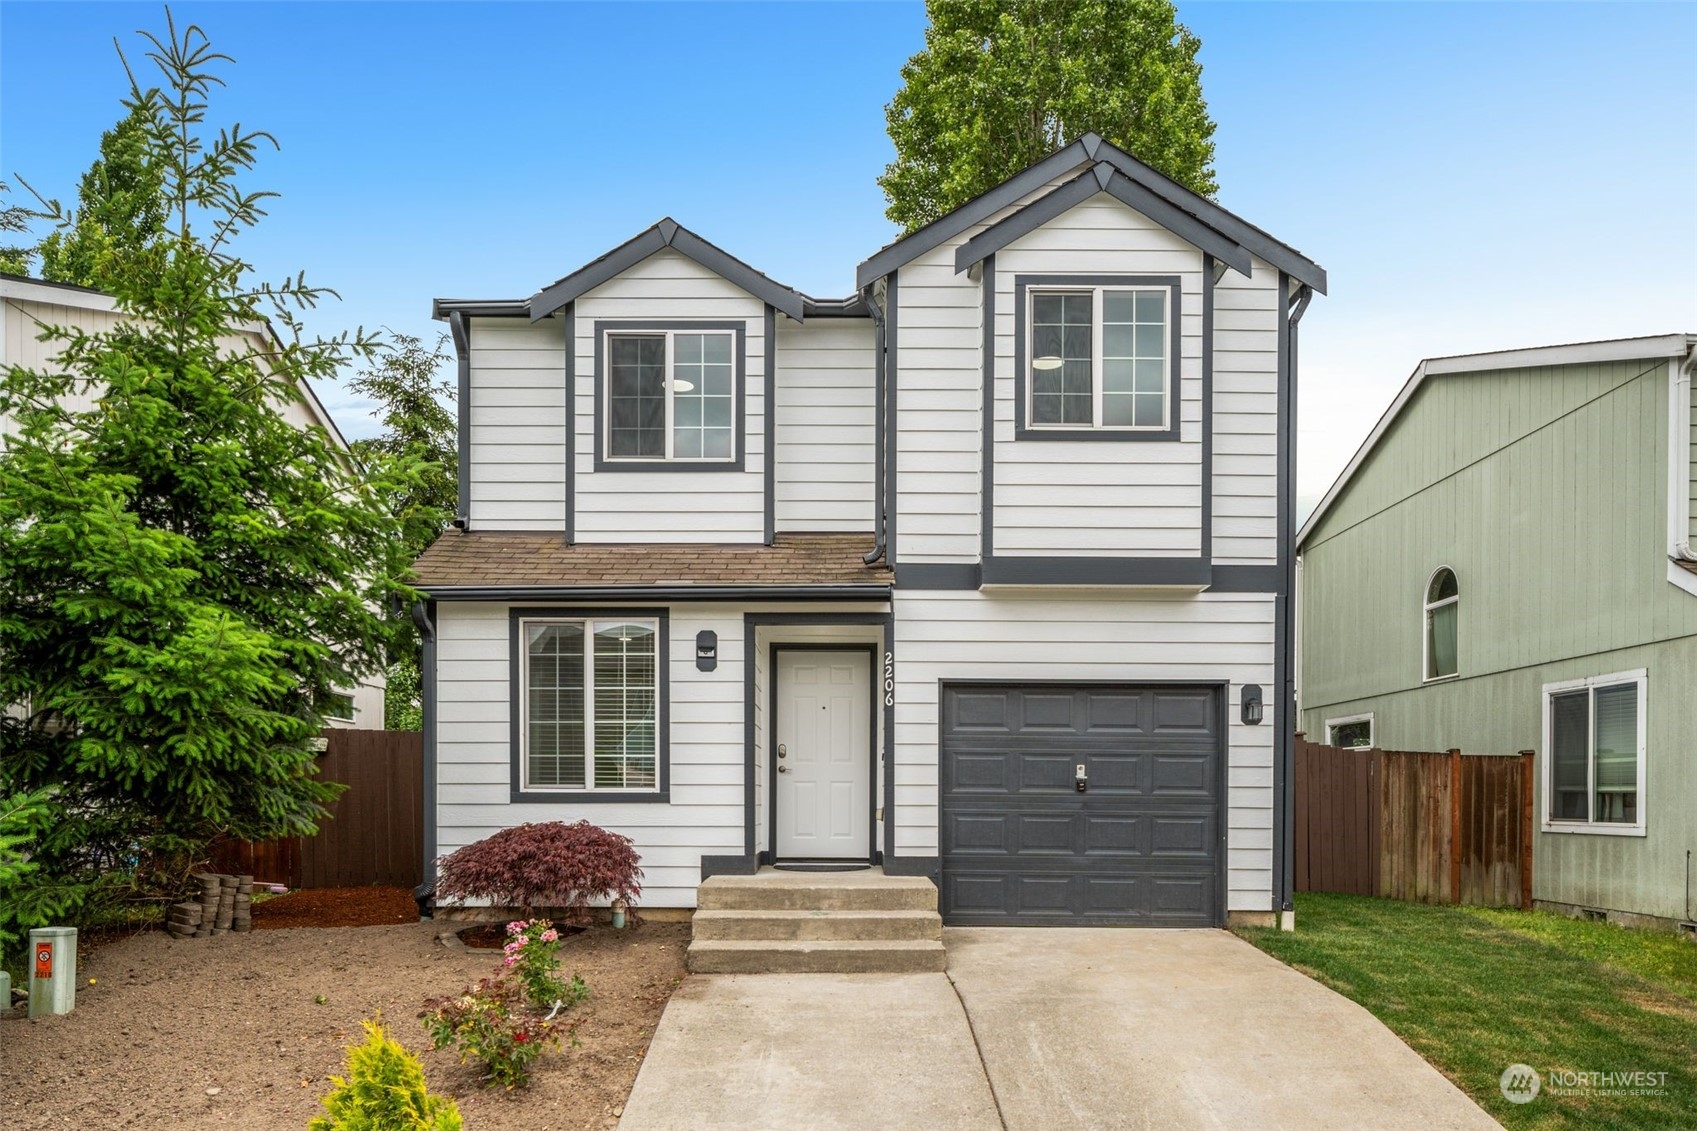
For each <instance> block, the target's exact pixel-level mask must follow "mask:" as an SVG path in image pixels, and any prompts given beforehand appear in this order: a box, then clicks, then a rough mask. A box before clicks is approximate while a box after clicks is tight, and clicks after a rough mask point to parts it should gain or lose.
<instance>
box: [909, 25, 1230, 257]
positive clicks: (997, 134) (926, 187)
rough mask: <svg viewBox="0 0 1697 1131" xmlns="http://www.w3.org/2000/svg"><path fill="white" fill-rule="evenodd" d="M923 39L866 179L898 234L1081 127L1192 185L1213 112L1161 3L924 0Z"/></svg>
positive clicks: (1210, 178) (1212, 187) (1206, 157)
mask: <svg viewBox="0 0 1697 1131" xmlns="http://www.w3.org/2000/svg"><path fill="white" fill-rule="evenodd" d="M926 10H927V11H928V12H929V13H930V16H931V26H930V27H929V28H928V29H926V32H925V50H923V51H921V52H920V53H919V54H917V55H915V56H913V57H912V58H911V59H909V60H908V61H907V63H906V64H905V65H904V66H903V67H902V82H903V86H902V88H901V89H900V90H899V91H897V92H896V96H895V98H894V99H892V100H891V102H890V104H889V105H888V106H887V107H885V111H884V113H885V117H886V119H887V120H888V123H889V131H890V140H891V141H893V142H894V143H895V146H896V160H895V161H894V162H893V163H892V164H891V165H890V166H889V167H888V168H886V169H885V171H884V175H883V176H882V177H880V178H878V184H879V186H880V187H881V188H883V190H884V195H885V196H886V197H887V198H888V199H889V202H890V205H889V208H888V209H886V210H885V214H886V215H887V216H889V218H890V219H891V220H894V221H895V222H896V223H897V224H900V225H901V226H902V228H903V229H904V230H905V231H909V232H911V231H913V230H914V229H916V228H920V227H923V226H924V225H926V224H929V223H930V222H931V221H932V220H935V219H936V218H937V217H939V216H941V215H943V214H944V213H945V212H948V211H950V210H951V209H953V208H957V207H959V206H960V205H962V204H964V203H966V202H967V201H968V200H971V199H972V198H973V197H975V196H977V195H978V194H980V193H982V192H984V191H986V190H987V189H990V188H993V187H994V186H995V185H997V184H999V183H1000V182H1002V181H1004V180H1006V179H1007V178H1008V177H1010V176H1012V175H1013V174H1014V173H1017V172H1019V171H1020V170H1021V169H1024V168H1025V167H1026V166H1028V165H1030V164H1032V163H1033V162H1035V161H1037V160H1039V159H1040V158H1042V157H1045V156H1047V155H1048V154H1049V153H1050V152H1052V151H1053V150H1055V149H1058V148H1060V147H1061V146H1063V145H1065V144H1066V143H1068V142H1070V141H1072V140H1073V139H1075V138H1077V137H1078V136H1079V135H1081V134H1083V133H1085V132H1086V131H1094V132H1095V133H1098V134H1100V135H1101V136H1102V137H1103V138H1105V139H1107V140H1108V141H1110V142H1112V143H1113V144H1115V145H1117V146H1119V147H1120V148H1121V149H1124V150H1126V151H1127V152H1128V153H1130V154H1131V155H1132V156H1134V157H1136V158H1137V159H1138V160H1140V161H1142V162H1144V163H1145V164H1148V165H1150V166H1153V167H1154V168H1155V169H1158V170H1159V171H1161V172H1162V173H1165V174H1166V175H1167V176H1169V177H1171V178H1172V179H1173V180H1175V181H1177V182H1178V183H1180V184H1182V185H1184V186H1185V187H1186V188H1189V189H1191V190H1193V191H1195V192H1198V193H1201V194H1202V195H1204V196H1212V195H1213V194H1214V193H1215V192H1216V191H1218V187H1219V186H1218V185H1217V184H1216V183H1215V181H1214V170H1213V161H1214V143H1213V141H1212V138H1213V136H1214V123H1213V121H1212V120H1211V119H1210V118H1209V117H1208V106H1207V103H1205V102H1204V101H1203V100H1202V65H1201V64H1200V63H1198V62H1197V61H1196V52H1197V49H1198V48H1199V47H1201V45H1202V44H1201V41H1200V40H1199V39H1197V38H1196V36H1194V35H1192V34H1191V33H1190V32H1189V31H1188V30H1187V29H1186V28H1185V27H1184V25H1183V24H1181V23H1179V22H1178V15H1177V12H1176V11H1175V9H1174V8H1173V5H1172V4H1171V3H1170V2H1169V0H927V2H926Z"/></svg>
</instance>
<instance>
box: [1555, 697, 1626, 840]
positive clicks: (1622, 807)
mask: <svg viewBox="0 0 1697 1131" xmlns="http://www.w3.org/2000/svg"><path fill="white" fill-rule="evenodd" d="M1648 684H1649V680H1648V678H1647V675H1646V672H1645V671H1644V670H1642V669H1640V670H1638V671H1630V672H1615V673H1614V674H1613V675H1600V676H1593V677H1592V678H1590V679H1576V680H1569V681H1567V682H1564V683H1548V684H1545V685H1544V824H1543V827H1544V831H1545V832H1575V833H1605V834H1613V835H1616V836H1643V835H1644V786H1645V782H1644V768H1645V758H1644V753H1645V749H1644V748H1645V742H1644V736H1645V733H1646V732H1645V718H1644V715H1645V709H1646V706H1647V704H1646V701H1645V700H1646V689H1647V687H1648Z"/></svg>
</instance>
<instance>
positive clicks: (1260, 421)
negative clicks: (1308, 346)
mask: <svg viewBox="0 0 1697 1131" xmlns="http://www.w3.org/2000/svg"><path fill="white" fill-rule="evenodd" d="M1278 297H1279V273H1278V271H1276V270H1275V269H1274V268H1272V267H1271V266H1269V265H1268V264H1266V263H1263V262H1261V261H1260V260H1255V261H1254V274H1253V275H1251V276H1250V277H1249V278H1247V279H1246V278H1244V277H1243V276H1242V275H1239V274H1238V273H1237V272H1236V271H1227V272H1226V273H1225V275H1224V276H1222V277H1221V279H1220V281H1219V282H1218V283H1217V284H1215V287H1214V561H1215V562H1217V563H1220V564H1223V565H1266V564H1270V563H1273V562H1276V561H1277V559H1278V483H1279V478H1278V471H1279V469H1278V456H1277V448H1276V444H1277V439H1278V427H1279V395H1278V393H1279V312H1278ZM1246 443H1247V444H1251V445H1255V446H1257V447H1258V448H1260V449H1261V450H1258V451H1256V452H1253V453H1248V454H1245V453H1242V452H1241V451H1240V449H1241V448H1242V447H1243V446H1244V445H1245V444H1246Z"/></svg>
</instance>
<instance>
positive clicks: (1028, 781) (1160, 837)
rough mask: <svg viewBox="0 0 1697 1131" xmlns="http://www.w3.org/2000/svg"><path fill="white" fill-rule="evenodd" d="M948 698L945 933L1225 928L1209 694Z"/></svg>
mask: <svg viewBox="0 0 1697 1131" xmlns="http://www.w3.org/2000/svg"><path fill="white" fill-rule="evenodd" d="M968 700H970V702H969V703H967V706H966V707H965V708H963V706H962V704H963V702H965V701H968ZM943 702H944V710H943V712H942V715H943V719H944V725H943V728H942V734H941V736H940V738H941V745H940V749H939V755H940V783H941V802H942V805H941V810H942V811H941V814H940V816H941V828H940V833H941V838H940V839H941V843H940V845H939V848H940V851H941V854H942V878H943V891H942V903H943V913H944V917H945V920H946V921H948V922H951V923H960V924H971V923H982V924H994V923H1031V924H1066V923H1076V924H1100V925H1108V924H1149V925H1171V926H1201V925H1213V924H1216V923H1218V922H1219V921H1220V918H1221V915H1222V911H1221V909H1220V908H1221V904H1220V892H1221V890H1222V888H1221V883H1222V881H1221V878H1220V877H1221V856H1222V852H1223V848H1222V844H1221V836H1220V831H1221V829H1220V821H1221V819H1222V818H1221V816H1220V798H1221V793H1222V791H1223V785H1224V783H1223V773H1222V767H1223V764H1224V760H1225V754H1224V750H1223V743H1222V742H1221V736H1220V734H1219V733H1218V732H1219V731H1220V729H1221V728H1220V726H1219V692H1218V691H1217V690H1215V689H1211V688H1159V687H1135V686H1122V685H1112V686H1109V685H1076V686H1064V687H1059V686H1057V687H1047V686H1045V687H1023V688H1022V687H1019V686H1013V685H1010V686H1006V687H996V688H984V687H976V688H970V689H955V688H950V687H947V686H945V687H944V689H943ZM968 708H969V709H968ZM962 719H970V720H973V726H972V727H971V729H965V728H963V727H962V726H960V725H958V723H959V721H960V720H962ZM1079 763H1083V764H1084V765H1085V766H1086V768H1087V775H1088V782H1089V788H1088V790H1087V792H1085V793H1082V794H1081V793H1079V792H1078V791H1077V789H1076V786H1075V777H1074V769H1075V767H1076V766H1077V765H1078V764H1079Z"/></svg>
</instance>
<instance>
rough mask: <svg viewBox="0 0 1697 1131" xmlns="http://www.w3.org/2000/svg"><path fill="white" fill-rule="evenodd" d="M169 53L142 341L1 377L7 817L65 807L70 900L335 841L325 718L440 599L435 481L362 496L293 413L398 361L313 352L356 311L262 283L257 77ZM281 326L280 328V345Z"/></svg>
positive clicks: (343, 346)
mask: <svg viewBox="0 0 1697 1131" xmlns="http://www.w3.org/2000/svg"><path fill="white" fill-rule="evenodd" d="M167 18H168V19H169V12H167ZM145 38H146V39H147V41H148V43H149V44H150V46H151V50H150V51H149V52H148V57H149V59H151V60H152V62H153V63H154V64H155V65H156V66H157V68H158V70H159V71H160V73H161V74H162V76H163V83H162V87H161V88H154V89H148V90H143V89H141V88H140V87H139V86H136V85H134V81H133V79H132V89H131V93H130V97H129V98H128V99H126V101H125V106H126V108H127V109H128V110H129V111H130V116H131V118H132V119H134V120H137V121H140V122H142V123H144V124H145V128H144V129H143V130H142V134H141V136H142V137H143V139H144V153H143V159H144V161H145V162H146V164H147V166H148V167H149V168H151V169H154V170H156V171H157V172H158V175H159V180H158V185H159V189H158V191H159V194H160V198H161V201H162V209H161V214H162V215H163V216H164V217H165V231H164V233H163V234H162V235H161V236H160V237H159V238H157V239H154V240H150V241H147V242H145V243H139V244H137V243H127V244H123V243H121V244H120V247H119V249H118V250H115V251H113V252H112V253H111V254H107V255H103V256H102V257H101V259H100V271H101V285H102V288H103V289H105V290H106V291H108V292H109V293H110V294H112V295H113V297H114V298H115V299H116V301H117V305H118V309H119V311H120V314H121V315H122V320H121V321H120V322H119V324H118V325H117V326H116V327H115V328H113V329H111V330H107V331H101V332H98V333H88V332H84V331H82V330H80V329H76V328H67V327H52V326H50V327H44V328H43V330H42V335H41V336H42V337H43V339H44V340H48V341H51V342H53V343H55V344H56V347H57V349H58V357H57V359H56V361H55V363H54V365H53V368H52V369H51V370H50V371H49V370H45V369H43V370H36V369H27V368H23V367H16V366H14V367H8V368H6V369H5V370H4V371H3V372H0V412H6V413H8V414H10V416H11V417H12V419H13V421H14V422H15V425H16V429H15V432H14V434H13V435H12V436H11V437H9V439H8V443H7V445H6V449H5V451H4V452H0V703H11V704H27V705H28V710H29V712H30V714H29V717H28V719H27V720H26V721H25V722H23V723H21V724H19V725H15V726H6V727H4V728H0V796H11V795H13V794H15V793H22V792H25V791H30V793H31V796H33V795H34V792H33V791H38V790H47V791H48V795H49V796H50V797H51V798H52V801H53V804H55V805H56V806H57V807H58V820H56V821H55V822H54V823H53V827H52V829H51V830H50V831H49V832H48V833H47V834H46V835H44V836H43V837H42V838H41V839H40V841H39V842H38V843H37V844H36V845H35V847H34V849H33V851H32V855H31V860H32V862H34V863H38V864H39V865H40V866H41V869H42V871H43V872H47V873H51V874H52V875H54V876H56V877H59V878H61V879H64V878H76V877H78V876H82V877H92V876H96V875H99V874H101V873H102V872H104V871H107V870H110V869H114V868H115V869H117V870H118V871H119V872H120V873H128V872H131V871H132V870H135V869H138V868H139V869H140V870H142V871H144V872H145V871H148V870H149V869H154V870H156V871H157V872H158V873H159V874H161V875H166V874H170V873H171V872H172V871H173V869H177V868H180V867H181V866H183V865H185V864H187V863H188V862H189V861H191V860H192V859H193V858H194V856H195V854H196V853H198V852H199V851H200V849H201V848H202V846H203V845H204V844H205V843H206V841H207V840H208V839H210V838H211V837H212V836H214V835H216V834H218V833H223V832H228V833H231V834H234V835H236V836H240V837H245V838H251V839H264V838H268V837H273V836H278V835H283V834H288V833H294V832H311V831H313V829H314V822H315V821H316V820H317V819H318V818H319V817H321V816H322V815H323V814H324V808H323V806H324V803H325V802H327V801H328V800H330V799H331V798H333V797H334V796H335V795H336V793H337V791H338V790H337V787H335V786H332V785H330V784H328V783H325V782H322V781H320V780H318V778H317V777H316V773H317V767H316V760H315V757H314V754H315V751H314V748H313V739H314V738H315V737H316V736H317V734H318V732H319V730H320V727H321V726H322V724H323V718H322V713H321V705H327V704H328V703H329V701H330V699H329V697H330V695H331V694H332V692H333V691H334V690H335V689H337V688H345V687H351V686H353V685H355V684H356V683H357V682H358V680H359V679H360V678H361V677H364V676H368V675H370V674H372V673H373V672H375V671H377V670H379V668H380V667H381V665H382V663H383V661H384V659H385V657H386V654H387V652H388V651H389V649H390V647H391V646H392V644H393V639H394V635H395V630H394V625H393V624H392V622H390V621H389V620H388V619H387V618H386V617H385V616H384V615H383V614H382V612H380V611H378V610H382V609H384V608H385V607H387V606H388V605H389V603H390V602H391V600H399V601H403V602H404V601H409V600H411V599H412V598H413V597H414V596H415V594H414V593H413V592H412V591H411V590H410V589H408V588H407V587H406V586H405V585H404V583H403V581H402V579H403V578H404V576H405V571H406V568H407V564H408V549H407V545H406V541H405V538H404V536H403V533H404V532H403V529H402V524H401V523H400V522H399V521H398V520H397V519H396V518H395V517H394V515H393V513H392V511H391V508H390V507H389V506H388V505H387V504H386V503H385V498H386V497H388V496H390V495H394V494H400V493H405V492H406V491H408V490H411V489H412V483H411V480H412V478H414V477H415V476H416V470H415V469H413V468H411V467H410V466H409V465H408V463H407V461H406V460H404V459H395V460H385V461H384V462H383V464H382V466H381V467H380V468H378V469H377V470H376V471H375V472H373V473H370V474H367V475H363V476H362V474H361V473H360V471H359V468H358V465H357V463H356V461H355V460H353V459H352V458H350V457H349V456H348V454H347V453H346V452H344V451H342V450H340V449H339V448H338V447H336V446H335V444H334V443H333V441H332V440H331V439H330V438H329V437H328V436H327V435H326V434H325V433H324V431H323V430H321V429H317V428H309V429H301V428H297V427H295V426H294V425H293V424H291V423H290V422H289V421H288V420H286V419H285V418H284V416H283V414H282V409H283V408H284V407H285V406H286V405H287V404H288V402H290V401H292V400H296V399H298V398H299V397H300V396H301V392H300V390H301V388H302V387H303V386H304V384H305V382H306V381H307V380H308V379H309V378H324V377H329V376H332V375H334V374H335V373H336V372H337V370H338V369H339V367H340V366H341V365H342V364H344V363H345V362H348V361H350V360H355V359H358V358H369V357H370V356H372V354H373V351H374V348H375V343H374V341H373V340H372V339H370V338H367V337H365V336H364V335H363V334H356V335H352V336H350V335H345V334H344V335H341V336H339V337H336V338H332V339H321V338H313V337H309V336H307V335H306V334H305V333H304V332H303V328H302V326H301V323H300V320H299V312H300V311H302V310H304V309H306V308H309V307H311V306H313V305H314V304H315V303H316V302H317V301H319V299H320V298H321V297H323V296H324V295H325V294H328V293H330V292H327V291H324V290H321V289H318V288H314V287H310V286H308V285H307V284H306V282H305V281H304V277H303V276H296V277H295V278H293V279H290V280H288V281H286V282H284V283H282V284H281V285H277V286H272V285H269V284H264V283H255V282H253V281H252V280H251V274H252V272H251V269H250V265H249V264H248V263H246V262H245V261H243V260H242V259H241V258H240V257H239V256H238V255H237V254H236V253H235V251H234V245H235V242H236V241H237V239H238V238H239V236H240V235H241V233H242V232H244V231H245V230H247V229H249V228H251V227H253V226H254V225H255V224H256V223H257V222H258V220H259V218H260V217H261V215H262V214H263V212H262V209H261V207H260V206H261V204H262V203H263V202H264V200H265V198H266V197H268V196H270V195H272V194H269V193H262V192H245V191H243V189H242V188H241V187H240V186H239V184H238V179H239V177H241V176H242V175H243V174H245V173H247V172H248V171H249V170H250V169H251V168H252V167H253V166H254V164H255V161H256V156H257V154H258V151H259V147H260V146H261V145H262V144H264V143H270V144H273V145H274V144H275V143H274V142H272V141H271V139H270V137H269V135H266V134H263V133H256V132H247V131H242V130H240V129H227V130H222V131H216V132H215V131H213V130H211V129H210V128H208V127H207V126H206V124H205V109H206V106H207V104H208V102H209V101H210V94H211V92H212V87H213V86H214V85H216V84H218V83H219V82H220V80H219V79H218V78H217V77H216V76H215V75H214V74H213V73H212V72H213V68H214V67H216V66H218V65H220V64H224V63H227V62H229V61H230V60H229V59H228V57H227V56H224V55H221V54H217V53H215V52H213V51H212V49H211V47H210V45H209V43H208V41H207V39H206V36H205V34H204V33H203V32H201V30H200V29H199V28H197V27H192V26H191V27H189V28H187V29H186V30H185V31H184V32H183V33H182V34H181V35H180V36H179V35H178V34H177V29H176V27H175V24H174V23H172V24H171V26H170V33H169V36H168V38H167V39H165V40H160V39H157V38H155V37H153V36H151V35H148V36H146V37H145ZM126 67H127V63H126ZM132 74H133V72H132ZM46 211H47V214H48V215H49V216H50V217H53V218H57V219H58V220H59V222H60V226H61V227H60V230H61V231H64V232H67V233H68V234H74V233H73V232H72V229H73V228H74V225H75V222H76V218H75V217H67V216H65V215H64V213H63V212H62V210H60V209H59V208H58V206H57V205H56V204H54V203H52V202H48V205H47V209H46ZM267 317H268V318H269V319H270V321H271V325H272V326H273V327H274V328H275V329H276V330H277V331H278V332H276V333H274V334H272V335H270V336H264V335H258V334H255V333H254V332H252V330H251V327H252V326H253V325H254V324H256V323H258V322H259V321H260V320H261V319H264V318H267ZM73 393H80V394H83V395H85V396H86V395H92V396H93V397H94V398H95V406H94V407H93V408H92V409H88V410H78V409H76V408H74V407H67V405H74V403H75V402H74V401H72V400H71V399H70V397H71V394H73ZM138 861H139V863H138Z"/></svg>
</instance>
